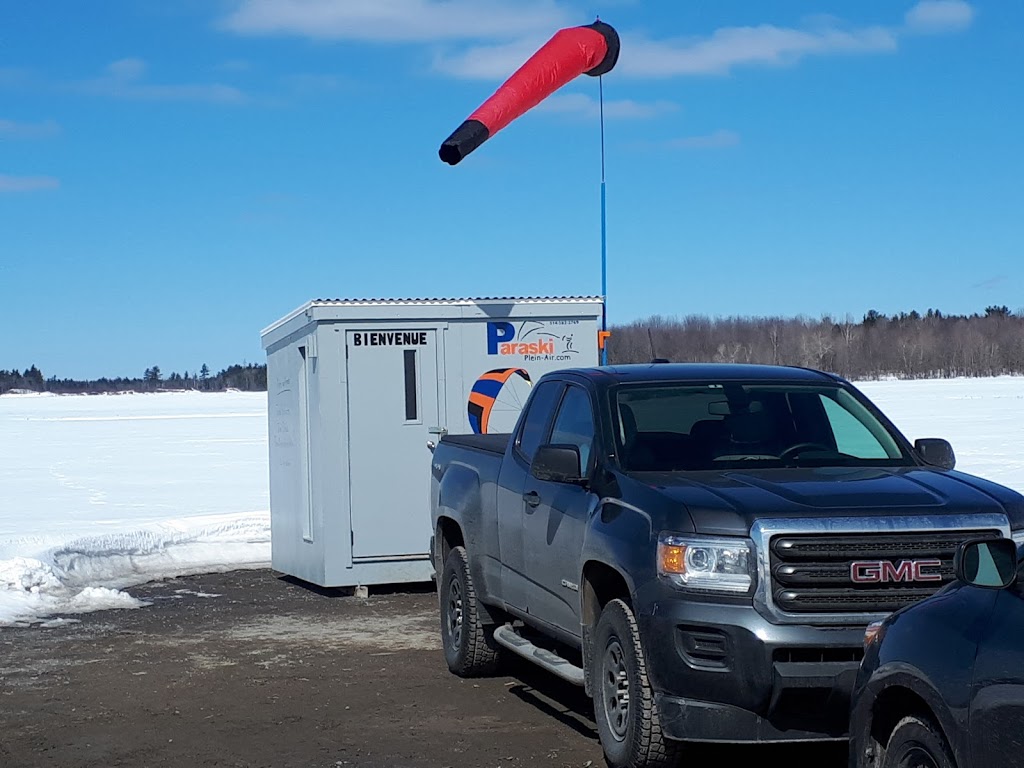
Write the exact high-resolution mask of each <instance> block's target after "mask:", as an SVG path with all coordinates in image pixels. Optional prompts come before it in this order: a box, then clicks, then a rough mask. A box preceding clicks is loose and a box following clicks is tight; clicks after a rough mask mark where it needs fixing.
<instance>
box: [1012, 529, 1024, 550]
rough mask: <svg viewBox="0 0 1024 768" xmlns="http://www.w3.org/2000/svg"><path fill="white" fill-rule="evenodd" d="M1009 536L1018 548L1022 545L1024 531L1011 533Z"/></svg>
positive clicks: (1023, 543) (1023, 542)
mask: <svg viewBox="0 0 1024 768" xmlns="http://www.w3.org/2000/svg"><path fill="white" fill-rule="evenodd" d="M1010 536H1011V537H1012V538H1013V543H1014V544H1016V545H1017V546H1018V547H1020V546H1022V545H1024V529H1021V530H1019V531H1012V532H1011V533H1010Z"/></svg>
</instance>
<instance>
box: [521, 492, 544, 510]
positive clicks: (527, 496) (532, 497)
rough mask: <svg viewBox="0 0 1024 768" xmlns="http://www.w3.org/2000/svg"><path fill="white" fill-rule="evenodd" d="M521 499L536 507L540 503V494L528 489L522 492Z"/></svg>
mask: <svg viewBox="0 0 1024 768" xmlns="http://www.w3.org/2000/svg"><path fill="white" fill-rule="evenodd" d="M523 501H525V502H526V503H527V505H528V506H531V507H536V506H538V505H539V504H540V494H539V493H537V492H536V491H530V492H529V493H524V494H523Z"/></svg>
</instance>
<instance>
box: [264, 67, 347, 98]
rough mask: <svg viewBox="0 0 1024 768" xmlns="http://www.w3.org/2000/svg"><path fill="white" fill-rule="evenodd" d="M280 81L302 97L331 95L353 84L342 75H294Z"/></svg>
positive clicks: (284, 77)
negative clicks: (319, 94)
mask: <svg viewBox="0 0 1024 768" xmlns="http://www.w3.org/2000/svg"><path fill="white" fill-rule="evenodd" d="M279 80H280V82H281V84H282V85H284V86H285V87H286V88H287V89H288V90H289V91H291V92H292V93H295V94H297V95H300V96H309V95H314V94H317V93H330V92H333V91H337V90H338V89H340V88H341V87H342V86H345V85H349V84H350V83H351V82H352V81H351V80H349V78H347V77H343V76H340V75H326V74H315V73H306V72H302V73H298V74H294V75H283V76H282V77H281V78H279Z"/></svg>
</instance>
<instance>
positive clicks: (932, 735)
mask: <svg viewBox="0 0 1024 768" xmlns="http://www.w3.org/2000/svg"><path fill="white" fill-rule="evenodd" d="M882 768H956V760H955V759H954V758H953V753H952V751H951V750H950V748H949V745H948V744H947V743H946V739H945V737H944V736H943V735H942V733H941V732H940V731H939V729H938V728H937V727H936V726H935V724H934V723H932V722H931V721H929V720H927V719H925V718H920V717H905V718H903V719H902V720H900V721H899V723H897V724H896V728H895V729H894V730H893V732H892V736H890V737H889V744H888V746H886V748H885V756H884V757H883V758H882Z"/></svg>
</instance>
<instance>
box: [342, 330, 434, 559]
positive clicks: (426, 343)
mask: <svg viewBox="0 0 1024 768" xmlns="http://www.w3.org/2000/svg"><path fill="white" fill-rule="evenodd" d="M345 341H346V345H347V347H348V348H347V350H346V358H347V368H348V424H349V450H348V454H349V478H350V485H349V489H350V490H349V492H350V495H351V497H350V502H351V507H350V509H351V510H352V557H353V558H368V557H371V558H372V557H388V556H394V557H403V556H409V555H424V556H425V555H428V554H429V551H430V452H429V451H428V450H427V441H428V440H429V439H430V434H429V432H428V429H429V428H430V427H434V426H437V425H438V375H437V366H438V360H437V335H436V331H434V330H409V329H402V328H401V327H398V328H392V329H387V330H381V331H348V333H347V335H346V339H345Z"/></svg>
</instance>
